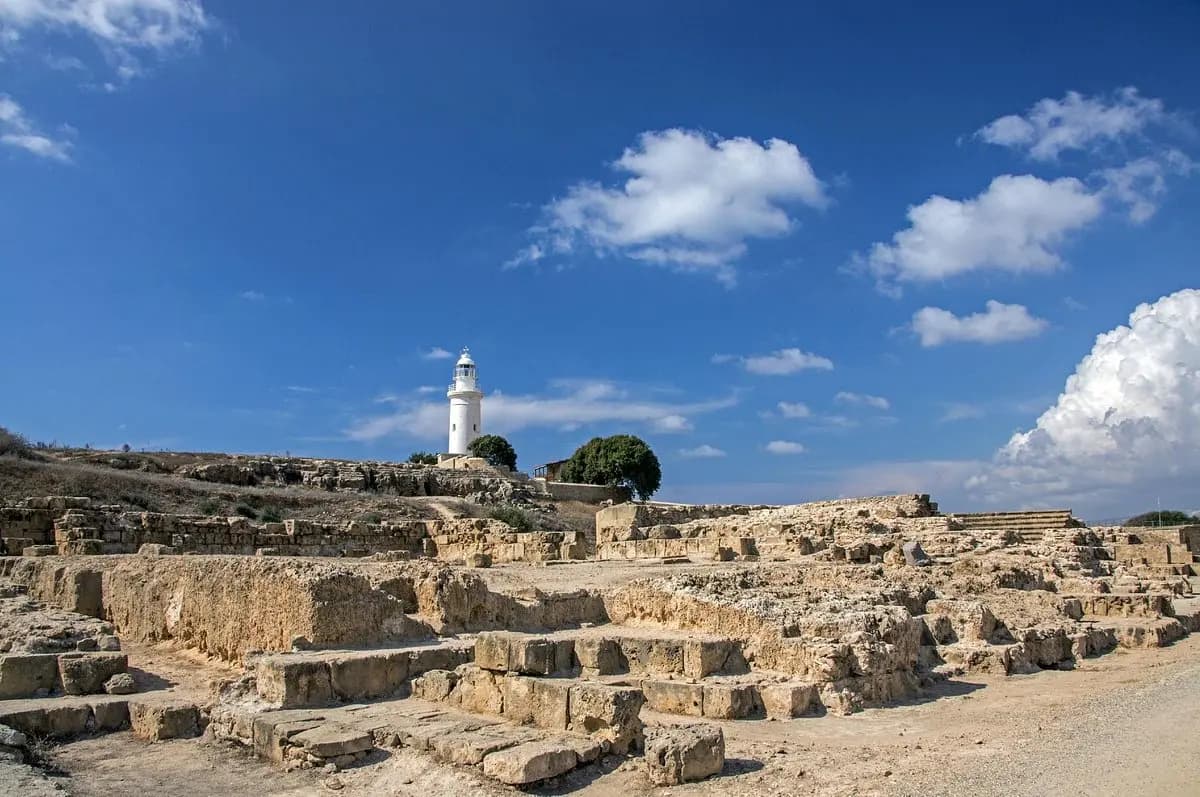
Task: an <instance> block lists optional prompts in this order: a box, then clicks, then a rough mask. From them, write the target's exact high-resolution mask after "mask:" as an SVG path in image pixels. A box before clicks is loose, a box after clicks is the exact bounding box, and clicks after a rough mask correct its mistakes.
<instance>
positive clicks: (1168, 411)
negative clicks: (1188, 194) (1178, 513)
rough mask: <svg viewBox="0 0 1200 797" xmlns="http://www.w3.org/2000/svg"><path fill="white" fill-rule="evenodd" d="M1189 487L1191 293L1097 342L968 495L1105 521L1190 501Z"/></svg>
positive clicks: (1198, 400) (1196, 443)
mask: <svg viewBox="0 0 1200 797" xmlns="http://www.w3.org/2000/svg"><path fill="white" fill-rule="evenodd" d="M1198 480H1200V290H1196V289H1186V290H1181V291H1179V292H1177V293H1173V294H1171V295H1169V296H1164V297H1162V298H1160V299H1159V300H1158V301H1155V302H1152V303H1147V304H1142V305H1139V306H1138V307H1137V308H1136V309H1135V310H1134V311H1133V313H1132V314H1131V315H1130V317H1129V323H1128V324H1127V325H1123V326H1119V327H1117V328H1116V329H1113V330H1112V331H1110V332H1106V333H1103V334H1101V335H1099V336H1098V337H1097V338H1096V342H1095V345H1094V346H1093V347H1092V350H1091V353H1089V354H1088V355H1087V356H1086V357H1084V359H1083V360H1082V361H1081V362H1080V363H1079V365H1078V366H1077V367H1076V369H1075V373H1074V374H1073V375H1072V376H1071V377H1070V378H1069V379H1068V380H1067V383H1066V387H1065V388H1064V390H1063V392H1062V394H1061V395H1060V396H1059V397H1058V401H1057V402H1055V404H1054V406H1052V407H1050V409H1048V410H1046V411H1045V412H1044V413H1042V415H1041V417H1039V418H1038V420H1037V424H1036V426H1035V427H1034V428H1033V429H1030V430H1028V431H1024V432H1019V433H1017V434H1015V435H1013V437H1012V439H1010V440H1009V441H1008V443H1007V444H1006V445H1005V446H1004V447H1003V448H1001V449H1000V451H999V452H998V453H997V454H996V457H995V461H994V463H993V464H992V465H991V466H990V467H989V468H986V469H984V470H982V471H981V472H980V473H978V474H976V475H975V476H973V477H972V478H971V479H970V480H969V481H968V482H967V487H968V488H969V489H971V490H973V491H975V492H976V493H977V494H978V495H980V496H982V497H983V498H984V499H985V500H988V501H989V502H991V503H999V502H1014V503H1018V502H1027V501H1029V499H1030V497H1034V498H1035V499H1036V500H1038V501H1040V502H1046V501H1050V502H1056V501H1057V502H1062V503H1066V504H1071V503H1072V502H1075V503H1081V502H1082V503H1086V504H1087V505H1089V506H1093V507H1096V508H1097V509H1098V510H1102V511H1108V512H1113V511H1117V510H1121V511H1124V510H1125V509H1129V510H1133V509H1137V508H1139V507H1143V508H1144V507H1145V506H1147V505H1150V504H1151V502H1152V500H1153V498H1154V497H1157V496H1161V497H1162V498H1163V499H1164V502H1165V501H1166V500H1167V499H1168V498H1170V499H1172V501H1174V502H1176V503H1178V502H1179V501H1184V500H1187V499H1190V498H1192V497H1194V495H1195V485H1196V483H1197V481H1198ZM1130 514H1132V511H1130Z"/></svg>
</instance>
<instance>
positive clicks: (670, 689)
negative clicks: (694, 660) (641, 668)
mask: <svg viewBox="0 0 1200 797" xmlns="http://www.w3.org/2000/svg"><path fill="white" fill-rule="evenodd" d="M642 693H643V694H644V695H645V696H646V705H648V706H649V707H650V708H651V709H652V710H654V711H661V712H663V713H665V714H683V715H685V716H689V717H699V716H702V715H703V713H704V686H703V685H702V684H689V683H685V682H683V681H642Z"/></svg>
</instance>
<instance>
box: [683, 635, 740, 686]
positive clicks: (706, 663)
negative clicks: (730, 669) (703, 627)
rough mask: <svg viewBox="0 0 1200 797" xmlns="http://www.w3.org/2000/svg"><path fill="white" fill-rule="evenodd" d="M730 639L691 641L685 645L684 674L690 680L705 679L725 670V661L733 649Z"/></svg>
mask: <svg viewBox="0 0 1200 797" xmlns="http://www.w3.org/2000/svg"><path fill="white" fill-rule="evenodd" d="M733 644H734V643H733V642H732V641H730V640H728V639H718V640H711V639H689V640H686V641H685V642H684V643H683V674H684V676H685V677H688V678H705V677H707V676H709V675H712V674H713V673H718V672H721V671H722V670H723V669H725V661H726V660H727V659H728V658H729V654H730V652H731V651H732V649H733Z"/></svg>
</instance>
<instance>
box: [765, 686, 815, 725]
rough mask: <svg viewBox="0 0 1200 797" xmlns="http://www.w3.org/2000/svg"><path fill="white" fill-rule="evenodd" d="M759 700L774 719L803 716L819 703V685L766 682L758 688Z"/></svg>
mask: <svg viewBox="0 0 1200 797" xmlns="http://www.w3.org/2000/svg"><path fill="white" fill-rule="evenodd" d="M758 696H759V700H760V702H761V703H762V706H763V710H764V711H765V712H766V714H767V716H768V717H770V718H772V719H780V720H784V719H792V718H793V717H802V716H804V715H805V714H808V713H809V712H810V711H813V710H814V709H815V708H816V706H817V705H818V699H817V687H815V686H814V685H812V684H794V683H791V684H788V683H785V684H764V685H762V686H761V687H759V690H758Z"/></svg>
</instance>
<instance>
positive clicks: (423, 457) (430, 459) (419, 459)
mask: <svg viewBox="0 0 1200 797" xmlns="http://www.w3.org/2000/svg"><path fill="white" fill-rule="evenodd" d="M408 461H409V462H411V463H412V464H414V465H436V464H437V454H430V453H429V452H428V451H414V452H412V453H411V454H409V455H408Z"/></svg>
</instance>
